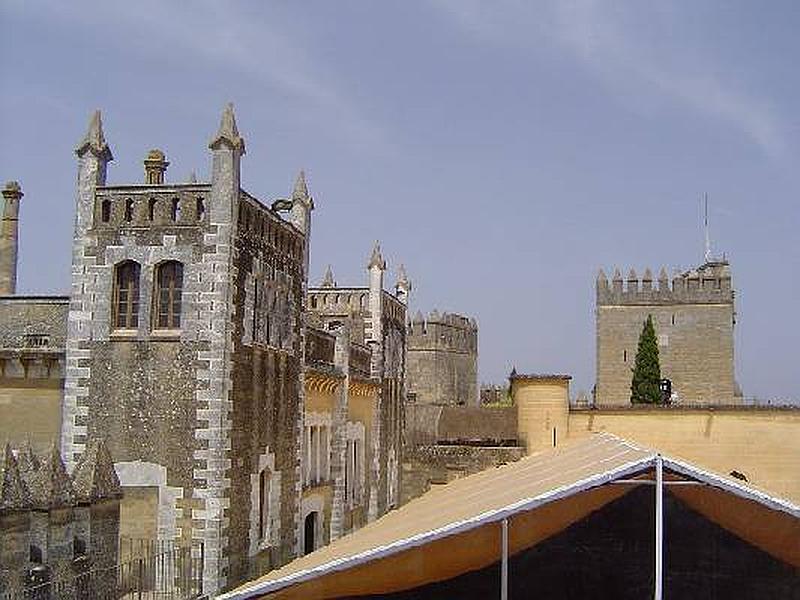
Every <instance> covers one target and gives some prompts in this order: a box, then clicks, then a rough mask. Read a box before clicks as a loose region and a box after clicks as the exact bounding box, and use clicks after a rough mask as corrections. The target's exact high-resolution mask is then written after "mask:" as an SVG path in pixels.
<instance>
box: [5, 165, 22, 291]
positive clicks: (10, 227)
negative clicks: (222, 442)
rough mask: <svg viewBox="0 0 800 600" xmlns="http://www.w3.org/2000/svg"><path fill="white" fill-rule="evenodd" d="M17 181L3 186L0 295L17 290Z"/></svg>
mask: <svg viewBox="0 0 800 600" xmlns="http://www.w3.org/2000/svg"><path fill="white" fill-rule="evenodd" d="M22 196H23V194H22V190H21V189H20V187H19V183H17V182H16V181H9V182H8V183H6V185H5V187H4V188H3V220H2V224H0V296H2V295H13V294H15V293H16V291H17V244H18V242H17V236H18V234H19V201H20V199H21V198H22Z"/></svg>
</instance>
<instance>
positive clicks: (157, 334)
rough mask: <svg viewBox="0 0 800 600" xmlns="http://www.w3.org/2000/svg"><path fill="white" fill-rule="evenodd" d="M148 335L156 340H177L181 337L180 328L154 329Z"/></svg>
mask: <svg viewBox="0 0 800 600" xmlns="http://www.w3.org/2000/svg"><path fill="white" fill-rule="evenodd" d="M150 337H151V338H153V339H158V340H179V339H180V338H181V330H180V329H154V330H153V331H151V332H150Z"/></svg>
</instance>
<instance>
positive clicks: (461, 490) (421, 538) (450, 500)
mask: <svg viewBox="0 0 800 600" xmlns="http://www.w3.org/2000/svg"><path fill="white" fill-rule="evenodd" d="M657 456H658V453H657V452H656V451H654V450H650V449H646V448H642V447H640V446H637V445H634V444H632V443H630V442H628V441H626V440H623V439H621V438H618V437H616V436H613V435H611V434H607V433H600V434H595V435H591V436H588V437H586V438H582V439H580V440H576V441H573V442H570V443H568V444H566V445H563V446H560V447H558V448H555V449H552V450H549V451H546V452H542V453H539V454H536V455H533V456H529V457H526V458H523V459H522V460H520V461H518V462H515V463H512V464H508V465H505V466H502V467H498V468H494V469H488V470H486V471H483V472H481V473H477V474H475V475H471V476H469V477H464V478H462V479H458V480H455V481H453V482H452V483H449V484H447V485H445V486H441V487H438V488H434V489H432V490H431V491H430V492H428V493H427V494H425V495H423V496H422V497H420V498H417V499H416V500H413V501H411V502H409V503H408V504H406V505H405V506H403V507H401V508H399V509H398V510H395V511H392V512H390V513H388V514H387V515H384V516H383V517H381V518H380V519H378V520H377V521H375V522H373V523H371V524H369V525H367V526H365V527H363V528H362V529H359V530H358V531H355V532H354V533H352V534H350V535H347V536H345V537H343V538H341V539H339V540H336V541H335V542H333V543H332V544H330V545H328V546H325V547H324V548H321V549H319V550H317V551H315V552H313V553H311V554H309V555H307V556H304V557H302V558H298V559H297V560H294V561H292V562H291V563H289V564H288V565H286V566H284V567H282V568H280V569H277V570H275V571H271V572H270V573H268V574H266V575H265V576H263V577H261V578H260V579H257V580H255V581H253V582H250V583H247V584H245V585H243V586H241V587H239V588H237V589H236V590H234V591H232V592H229V593H228V594H226V595H224V596H223V598H230V599H234V598H236V599H240V598H262V597H264V598H336V597H342V596H355V595H359V594H371V593H372V594H374V593H388V592H393V591H398V590H402V589H410V588H413V587H417V586H420V585H424V584H426V583H429V582H431V581H440V580H443V579H447V578H450V577H453V576H456V575H458V574H460V573H464V572H466V571H470V570H474V569H479V568H483V567H485V566H488V565H490V564H492V563H493V562H495V561H497V560H498V558H499V553H500V527H499V523H500V522H501V521H502V520H503V519H510V526H509V553H510V554H512V555H513V554H514V553H515V552H517V551H520V550H522V549H524V548H529V547H531V546H533V545H534V544H536V543H538V542H539V541H541V540H543V539H546V538H547V537H549V536H551V535H554V534H555V533H558V532H559V531H561V530H563V529H565V528H566V527H568V526H569V525H571V524H572V523H574V522H576V521H578V520H580V519H582V518H583V517H584V516H586V515H587V514H589V513H590V512H593V511H595V510H597V509H598V508H601V507H602V506H603V505H605V504H607V503H608V502H611V501H613V500H615V499H617V498H619V497H620V496H622V495H623V494H625V493H626V492H627V491H629V490H630V487H629V486H627V485H604V484H607V483H609V482H611V481H614V480H618V479H626V478H632V477H635V476H636V475H639V474H642V473H644V472H645V471H648V470H650V469H652V468H653V466H654V464H655V461H656V458H657ZM662 461H663V465H664V468H665V469H667V470H668V471H671V472H672V473H677V474H680V475H682V476H685V477H688V478H691V479H693V480H696V481H700V482H704V483H706V484H708V485H707V486H681V487H680V489H679V490H678V488H673V489H671V490H670V491H673V490H676V491H679V497H680V498H681V499H682V500H684V501H686V502H687V503H688V504H689V505H690V506H691V507H692V508H694V509H695V510H697V511H699V512H701V513H703V514H704V515H705V516H706V517H707V518H709V519H711V520H713V521H715V522H717V523H718V524H720V525H722V526H723V527H727V528H728V529H730V530H731V531H733V532H734V533H736V534H737V535H739V536H740V537H742V538H744V539H747V540H748V541H750V542H751V543H753V544H755V545H757V546H759V547H761V548H762V549H764V550H766V551H767V552H770V553H772V554H773V555H775V556H777V557H779V558H781V559H782V560H784V561H787V562H789V563H791V564H795V565H797V566H800V548H798V547H797V546H798V544H797V543H796V541H797V540H798V539H800V508H798V507H797V506H795V505H794V504H792V503H790V502H788V501H785V500H781V499H777V498H773V497H771V496H769V495H767V494H765V493H762V492H759V491H756V490H754V489H752V488H750V487H748V486H746V485H743V484H742V483H741V482H738V481H737V480H732V479H728V478H722V477H720V476H718V475H714V474H711V473H708V472H705V471H703V470H701V469H698V468H696V467H693V466H692V465H689V464H687V463H683V462H681V461H677V460H672V459H669V458H667V457H662ZM731 496H732V497H731ZM755 517H757V518H758V519H760V521H759V526H758V527H757V528H753V527H752V523H753V519H754V518H755Z"/></svg>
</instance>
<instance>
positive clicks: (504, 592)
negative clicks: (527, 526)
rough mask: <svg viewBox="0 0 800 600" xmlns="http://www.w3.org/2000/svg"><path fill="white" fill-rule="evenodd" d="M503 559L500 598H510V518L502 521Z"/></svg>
mask: <svg viewBox="0 0 800 600" xmlns="http://www.w3.org/2000/svg"><path fill="white" fill-rule="evenodd" d="M502 539H503V541H502V547H503V549H502V560H501V562H500V600H508V519H503V522H502Z"/></svg>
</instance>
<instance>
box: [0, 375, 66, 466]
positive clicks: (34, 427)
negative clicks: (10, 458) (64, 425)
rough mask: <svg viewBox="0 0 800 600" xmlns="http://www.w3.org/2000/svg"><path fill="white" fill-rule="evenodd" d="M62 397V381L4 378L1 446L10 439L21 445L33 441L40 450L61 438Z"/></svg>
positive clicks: (0, 389) (0, 387) (0, 403)
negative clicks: (11, 380)
mask: <svg viewBox="0 0 800 600" xmlns="http://www.w3.org/2000/svg"><path fill="white" fill-rule="evenodd" d="M31 381H35V382H37V385H32V384H31V383H30V382H31ZM61 396H62V390H61V382H60V381H59V380H51V379H42V380H18V381H17V382H16V383H14V382H10V381H8V380H2V379H0V447H2V446H5V444H6V442H9V443H10V444H11V445H12V446H13V447H16V448H19V447H20V446H21V445H22V444H24V443H26V442H27V441H28V440H30V442H31V444H32V445H33V448H34V450H36V451H37V452H46V451H48V450H49V449H50V448H52V446H53V443H54V442H59V439H60V432H61Z"/></svg>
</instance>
